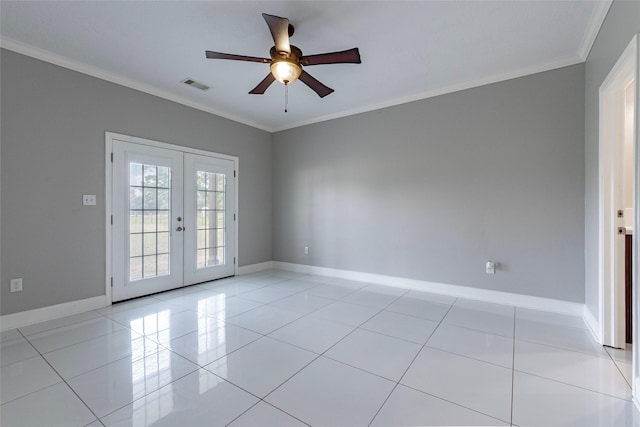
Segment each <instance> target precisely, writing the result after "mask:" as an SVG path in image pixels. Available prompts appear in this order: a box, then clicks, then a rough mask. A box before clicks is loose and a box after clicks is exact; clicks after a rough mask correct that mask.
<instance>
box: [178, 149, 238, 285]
mask: <svg viewBox="0 0 640 427" xmlns="http://www.w3.org/2000/svg"><path fill="white" fill-rule="evenodd" d="M184 166H185V167H184V170H185V175H184V184H185V186H184V188H185V193H184V202H185V203H184V216H185V221H186V222H185V227H186V229H185V233H184V247H185V252H184V281H185V285H191V284H194V283H200V282H204V281H207V280H212V279H216V278H219V277H226V276H231V275H233V273H234V269H235V267H234V263H235V260H234V258H233V257H234V254H235V247H234V245H235V241H234V240H235V239H233V236H234V235H235V230H234V226H235V218H234V214H233V213H232V212H233V210H232V209H227V207H228V206H234V205H235V200H234V197H235V179H234V177H233V174H234V164H233V162H232V161H230V160H225V159H218V158H213V157H205V156H199V155H194V154H185V155H184Z"/></svg>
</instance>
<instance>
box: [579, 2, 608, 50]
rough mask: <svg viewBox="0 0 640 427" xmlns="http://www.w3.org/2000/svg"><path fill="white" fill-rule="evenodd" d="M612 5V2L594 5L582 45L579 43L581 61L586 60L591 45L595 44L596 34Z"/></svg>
mask: <svg viewBox="0 0 640 427" xmlns="http://www.w3.org/2000/svg"><path fill="white" fill-rule="evenodd" d="M612 4H613V0H603V1H598V2H596V4H595V5H594V7H593V12H591V17H590V18H589V23H588V24H587V30H586V31H585V33H584V37H583V38H582V43H580V47H579V48H578V56H580V58H582V60H583V61H586V60H587V57H588V56H589V52H591V48H592V47H593V43H595V41H596V37H598V33H599V32H600V27H602V24H603V23H604V19H605V18H606V17H607V13H609V9H610V8H611V5H612Z"/></svg>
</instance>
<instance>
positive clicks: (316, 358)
mask: <svg viewBox="0 0 640 427" xmlns="http://www.w3.org/2000/svg"><path fill="white" fill-rule="evenodd" d="M361 289H362V288H361ZM358 290H359V289H358ZM407 292H409V291H407ZM407 292H404V293H402V294H400V295H398V296H397V297H396V298H395V299H393V300H392V301H391V302H389V303H388V304H387V305H385V306H384V307H382V308H380V310H378V311H377V312H375V313H374V314H373V315H371V316H370V317H368V318H367V319H365V320H364V321H363V322H362V323H360V324H359V325H358V326H356V327H355V328H353V330H352V331H351V332H349V333H348V334H347V335H345V336H344V337H342V338H341V339H339V340H338V341H337V342H335V343H334V344H333V345H332V346H331V347H329V348H327V349H326V350H325V351H323V352H322V353H320V354H318V355H317V357H315V358H314V359H313V360H311V361H310V362H309V363H307V364H306V365H305V366H303V367H302V368H301V369H299V370H298V371H296V372H295V373H294V374H293V375H291V376H290V377H289V378H287V379H286V380H285V381H283V382H282V383H281V384H280V385H278V386H277V387H276V388H274V389H273V390H271V391H270V392H269V393H268V394H266V395H265V396H264V397H263V398H261V400H262V401H264V402H265V403H268V404H270V405H271V406H273V407H274V408H276V409H279V410H281V411H282V412H285V413H287V414H289V413H288V412H286V411H284V410H283V409H282V408H279V407H277V406H275V405H273V404H271V403H269V402H268V401H266V400H265V399H266V398H267V397H269V396H270V395H271V394H273V393H274V392H275V391H276V390H278V389H279V388H280V387H282V386H283V385H285V384H286V383H287V382H289V381H290V380H291V379H292V378H293V377H295V376H296V375H298V374H299V373H300V372H301V371H302V370H304V369H306V368H307V367H308V366H309V365H311V364H312V363H313V362H315V361H316V360H318V359H320V358H321V357H322V356H323V355H324V354H325V353H326V352H328V351H329V350H331V349H332V348H333V347H335V346H336V345H338V344H339V343H340V342H342V341H343V340H345V339H346V338H347V337H348V336H349V335H351V334H353V333H354V332H355V331H356V330H358V329H359V328H360V326H362V325H364V324H365V323H367V322H368V321H369V320H371V319H373V318H374V317H375V316H377V315H378V314H380V313H381V312H382V311H384V309H385V308H387V307H388V306H390V305H391V304H393V303H394V302H396V301H397V300H398V299H400V298H401V297H402V296H404V295H405V294H406V293H407ZM345 296H346V295H345ZM322 308H323V307H320V308H318V309H317V310H314V311H313V312H315V311H318V310H320V309H322ZM313 312H310V313H309V314H311V313H313ZM302 317H305V316H302ZM285 326H286V325H285ZM283 327H284V326H283ZM272 332H275V331H272ZM272 332H270V333H272ZM290 345H291V344H290ZM306 351H309V350H306ZM312 353H313V352H312ZM328 359H330V360H334V359H331V358H328ZM335 362H336V363H341V364H343V365H345V366H349V367H351V368H355V367H353V366H350V365H348V364H346V363H342V362H339V361H337V360H336V361H335ZM355 369H358V370H360V371H362V372H366V373H368V374H370V375H375V374H372V373H371V372H368V371H364V370H362V369H360V368H355ZM376 376H378V377H380V378H383V379H385V380H387V381H388V379H387V378H384V377H381V376H379V375H376ZM289 415H291V414H289ZM294 418H296V417H294ZM296 419H297V418H296ZM304 423H305V424H307V423H306V422H304Z"/></svg>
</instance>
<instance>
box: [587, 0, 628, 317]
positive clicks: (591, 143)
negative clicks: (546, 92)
mask: <svg viewBox="0 0 640 427" xmlns="http://www.w3.org/2000/svg"><path fill="white" fill-rule="evenodd" d="M636 33H640V1H614V2H613V4H612V5H611V9H609V13H608V15H607V18H606V19H605V21H604V23H603V25H602V27H601V28H600V32H599V33H598V37H597V38H596V41H595V43H594V44H593V47H592V48H591V52H590V53H589V57H588V58H587V61H586V63H585V169H586V176H585V230H584V233H585V266H586V270H585V289H586V290H585V303H586V305H587V308H588V309H589V310H590V311H591V314H593V316H594V318H595V319H597V320H600V319H599V309H598V307H599V305H600V301H599V296H598V245H599V237H598V179H599V178H598V177H599V171H598V134H599V127H598V121H599V113H598V109H599V102H600V101H599V96H598V91H599V89H600V86H601V85H602V83H603V82H604V79H605V78H606V77H607V75H608V74H609V72H610V71H611V68H613V66H614V64H615V63H616V61H617V60H618V58H619V57H620V55H621V54H622V52H623V51H624V49H625V48H626V47H627V45H628V44H629V42H630V41H631V39H632V38H633V36H634V34H636Z"/></svg>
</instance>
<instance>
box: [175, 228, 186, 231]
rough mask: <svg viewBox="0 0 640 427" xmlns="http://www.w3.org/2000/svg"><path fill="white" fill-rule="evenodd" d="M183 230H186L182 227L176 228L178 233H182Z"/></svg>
mask: <svg viewBox="0 0 640 427" xmlns="http://www.w3.org/2000/svg"><path fill="white" fill-rule="evenodd" d="M182 230H184V228H182V227H178V228H176V231H182Z"/></svg>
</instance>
